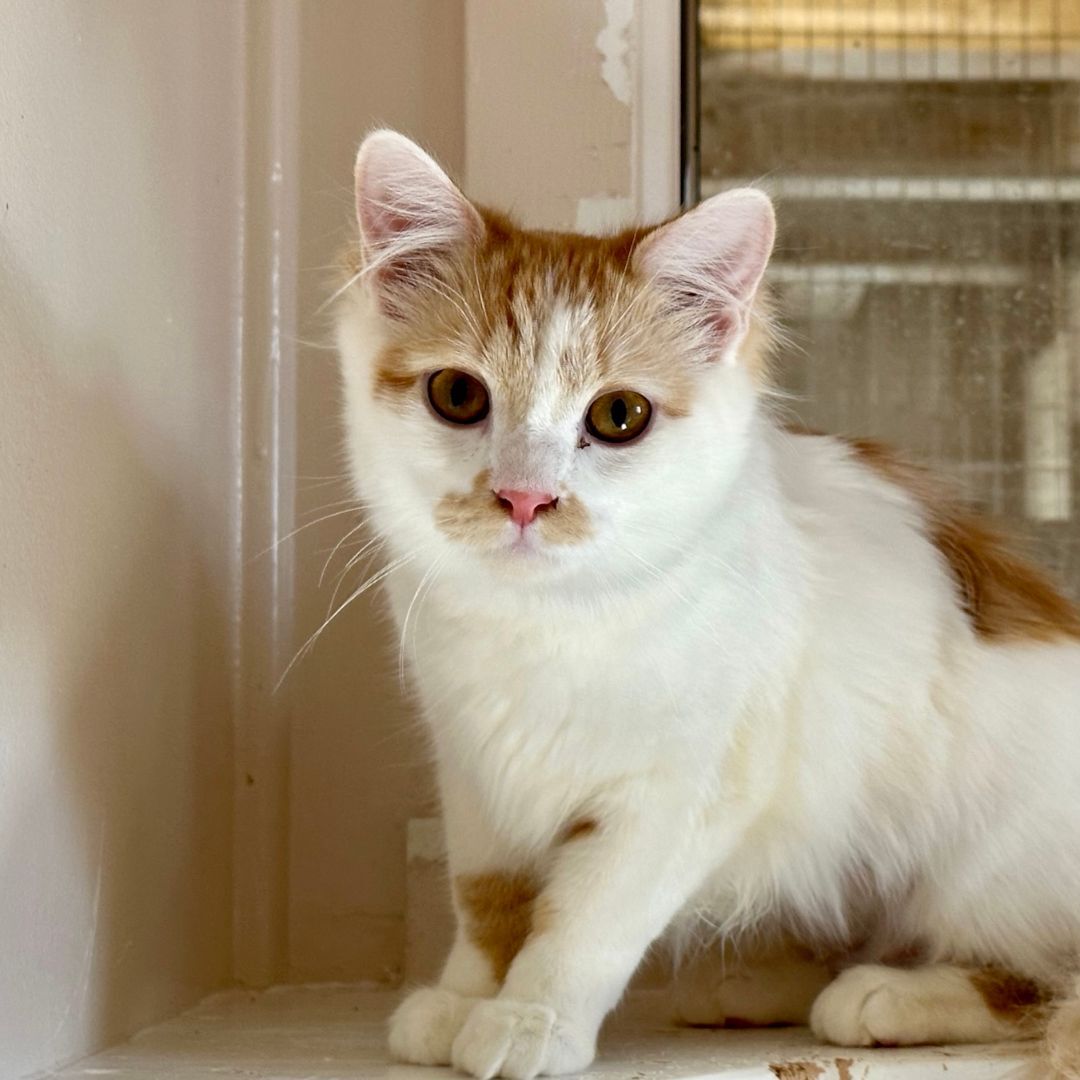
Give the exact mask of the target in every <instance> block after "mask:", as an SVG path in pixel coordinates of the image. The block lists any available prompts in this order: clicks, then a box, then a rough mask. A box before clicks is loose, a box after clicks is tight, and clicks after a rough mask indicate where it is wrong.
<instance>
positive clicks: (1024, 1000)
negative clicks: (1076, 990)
mask: <svg viewBox="0 0 1080 1080" xmlns="http://www.w3.org/2000/svg"><path fill="white" fill-rule="evenodd" d="M971 985H972V986H974V987H975V989H976V990H977V991H978V992H979V996H980V997H981V998H982V999H983V1001H984V1002H985V1003H986V1007H987V1008H988V1009H989V1010H990V1011H991V1012H992V1013H993V1014H994V1015H995V1016H999V1017H1001V1019H1003V1020H1010V1021H1012V1022H1013V1023H1015V1024H1018V1025H1026V1024H1031V1023H1033V1022H1037V1021H1039V1020H1040V1019H1041V1013H1042V1009H1043V1007H1044V1006H1045V1005H1046V1004H1047V1003H1048V1002H1049V995H1048V994H1047V992H1046V990H1044V989H1043V987H1041V986H1040V985H1039V984H1038V983H1036V982H1033V981H1032V980H1031V979H1023V978H1021V977H1020V976H1019V975H1013V974H1012V973H1011V972H1008V971H1003V970H1002V969H1001V968H995V967H986V968H980V969H979V970H978V971H973V972H972V973H971Z"/></svg>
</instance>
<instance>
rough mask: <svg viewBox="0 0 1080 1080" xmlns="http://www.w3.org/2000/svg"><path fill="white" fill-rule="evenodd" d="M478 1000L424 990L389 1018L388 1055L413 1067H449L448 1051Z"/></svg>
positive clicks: (417, 991) (400, 1006) (444, 991)
mask: <svg viewBox="0 0 1080 1080" xmlns="http://www.w3.org/2000/svg"><path fill="white" fill-rule="evenodd" d="M478 1000H479V999H477V998H471V997H462V996H461V995H460V994H455V993H453V992H452V991H450V990H440V989H438V988H437V987H425V988H424V989H422V990H416V991H414V992H413V993H411V994H410V995H409V996H408V997H407V998H406V999H405V1000H404V1001H403V1002H402V1003H401V1004H400V1005H399V1006H398V1007H397V1010H396V1011H395V1013H394V1015H393V1016H392V1017H390V1053H391V1054H392V1055H393V1056H394V1057H395V1058H397V1060H398V1061H408V1062H411V1063H413V1064H415V1065H449V1064H450V1048H451V1047H452V1046H453V1045H454V1039H456V1038H457V1034H458V1032H459V1031H461V1029H462V1027H463V1026H464V1024H465V1021H466V1020H467V1019H468V1016H469V1013H470V1012H471V1010H472V1008H473V1006H474V1005H475V1004H476V1003H477V1001H478Z"/></svg>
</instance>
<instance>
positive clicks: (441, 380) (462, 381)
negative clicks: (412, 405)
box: [427, 368, 491, 424]
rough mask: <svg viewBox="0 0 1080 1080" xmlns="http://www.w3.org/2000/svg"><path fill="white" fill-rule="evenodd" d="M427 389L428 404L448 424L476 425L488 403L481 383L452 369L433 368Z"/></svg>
mask: <svg viewBox="0 0 1080 1080" xmlns="http://www.w3.org/2000/svg"><path fill="white" fill-rule="evenodd" d="M427 392H428V400H429V401H430V402H431V407H432V408H433V409H434V410H435V411H436V412H437V413H438V414H439V415H440V416H441V417H442V418H443V419H444V420H449V421H450V423H451V424H478V423H479V422H480V421H481V420H483V419H484V417H485V416H487V414H488V409H489V408H490V404H491V403H490V399H489V398H488V392H487V390H486V389H485V387H484V384H483V383H482V382H481V381H480V380H479V379H474V378H473V377H472V376H471V375H468V374H466V373H465V372H464V371H458V370H456V369H455V368H443V369H442V371H436V372H435V374H434V375H432V376H431V378H430V379H428V384H427Z"/></svg>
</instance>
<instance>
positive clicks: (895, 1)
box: [690, 0, 1080, 598]
mask: <svg viewBox="0 0 1080 1080" xmlns="http://www.w3.org/2000/svg"><path fill="white" fill-rule="evenodd" d="M696 12H697V27H696V30H697V35H698V56H699V59H698V62H697V72H698V79H697V86H696V91H697V94H696V96H697V113H698V131H697V135H698V139H699V146H700V151H699V152H700V158H699V168H698V177H697V178H698V182H699V184H700V195H701V197H705V196H707V195H709V194H712V193H713V192H715V191H719V190H723V189H725V188H728V187H731V186H733V185H736V184H741V183H747V182H752V183H757V184H760V185H763V186H764V187H765V188H766V190H768V191H770V192H771V193H772V194H773V196H774V197H775V199H776V201H777V206H778V213H779V217H780V234H779V241H778V247H777V253H776V256H775V262H774V264H773V267H772V273H771V280H772V282H773V286H774V289H775V292H776V294H777V297H778V300H779V306H780V309H781V311H782V312H783V321H784V325H785V328H786V330H787V336H788V338H789V343H788V344H787V345H785V346H784V347H783V348H782V349H781V352H780V356H779V360H778V380H779V382H780V384H781V386H782V388H783V389H785V390H786V391H788V392H789V393H790V395H791V397H790V401H789V402H788V408H789V410H790V412H791V413H792V414H793V415H794V416H795V417H797V418H798V419H800V420H801V421H803V422H805V423H807V424H809V425H811V426H813V427H820V428H825V429H828V430H832V431H836V432H841V433H845V434H861V435H871V436H876V437H880V438H883V439H887V440H889V441H890V442H892V443H894V444H896V445H899V446H901V447H903V448H904V449H905V450H907V451H909V452H910V455H911V456H913V457H916V458H918V459H921V460H923V461H925V462H929V463H932V464H934V465H936V466H938V467H939V468H940V469H941V470H943V471H945V472H946V473H947V474H948V475H950V476H951V477H952V478H953V479H954V481H955V483H956V484H957V485H958V486H959V487H961V488H962V489H963V490H964V492H965V493H966V494H967V495H968V496H969V497H970V498H971V499H972V500H973V501H974V502H976V503H978V504H980V505H981V506H982V507H983V508H984V509H986V510H988V511H990V512H991V513H992V514H994V515H996V516H997V517H998V518H999V519H1002V520H1004V521H1005V522H1006V523H1007V524H1008V525H1009V526H1010V528H1011V531H1012V532H1013V533H1014V534H1018V535H1019V537H1020V538H1021V541H1022V543H1026V544H1027V547H1028V550H1029V551H1030V552H1031V553H1032V554H1033V555H1034V556H1036V557H1037V558H1039V559H1040V561H1042V562H1043V563H1044V564H1045V565H1047V566H1048V567H1049V568H1050V569H1052V570H1053V571H1055V572H1056V573H1057V575H1058V576H1059V578H1060V579H1061V580H1062V581H1064V582H1065V584H1066V585H1067V587H1068V588H1069V590H1070V591H1071V593H1072V594H1073V595H1074V596H1075V597H1078V598H1080V536H1078V533H1080V522H1078V517H1080V468H1078V466H1080V402H1078V397H1080V394H1078V391H1080V325H1078V324H1080V265H1078V259H1077V223H1078V213H1077V210H1078V205H1080V2H1077V0H933V2H932V3H930V2H927V0H700V3H699V4H698V5H697V9H696ZM690 100H691V101H693V95H691V98H690Z"/></svg>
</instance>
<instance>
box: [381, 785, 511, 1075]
mask: <svg viewBox="0 0 1080 1080" xmlns="http://www.w3.org/2000/svg"><path fill="white" fill-rule="evenodd" d="M442 786H443V802H444V821H445V826H446V838H447V846H448V848H449V855H450V872H451V876H452V878H453V879H454V880H455V882H456V884H455V888H454V890H453V899H454V914H455V918H456V922H457V928H456V933H455V937H454V944H453V947H452V948H451V950H450V954H449V956H448V957H447V959H446V963H445V965H444V966H443V970H442V974H441V975H440V976H439V981H438V983H437V984H436V985H435V986H425V987H422V988H420V989H419V990H414V991H413V992H412V993H411V994H409V996H408V997H407V998H405V1000H404V1001H403V1002H402V1003H401V1005H400V1006H398V1008H397V1010H396V1011H395V1013H394V1015H393V1016H392V1017H391V1018H390V1031H389V1043H390V1053H391V1054H392V1055H393V1056H394V1057H395V1058H397V1059H398V1060H399V1061H407V1062H411V1063H413V1064H417V1065H449V1064H450V1050H451V1047H452V1046H453V1043H454V1039H455V1038H456V1037H457V1035H458V1032H459V1031H460V1030H461V1028H462V1026H463V1025H464V1024H465V1021H466V1019H467V1018H468V1015H469V1013H470V1012H471V1010H472V1008H473V1006H474V1005H475V1004H476V1003H477V1002H478V1001H480V1000H482V999H484V998H491V997H494V995H495V994H496V993H498V990H499V985H500V982H501V979H502V976H503V975H504V974H505V967H506V966H508V965H509V961H510V959H512V954H511V955H510V956H509V958H508V959H506V960H505V962H504V964H503V970H501V971H500V970H499V961H498V959H497V958H496V959H493V956H492V954H491V951H490V949H489V950H485V949H484V948H483V947H482V945H481V944H480V943H484V942H486V941H487V939H486V938H485V937H484V935H483V933H482V932H480V933H478V927H477V925H476V918H475V913H474V912H473V911H472V910H471V907H470V899H471V896H470V893H469V883H470V882H471V881H473V880H476V881H480V880H482V878H483V873H482V870H481V868H482V867H486V866H490V865H491V863H492V860H493V859H494V860H495V861H498V847H497V845H496V842H495V839H494V837H493V836H492V835H491V831H490V829H489V828H488V827H487V825H486V823H485V821H484V819H483V817H482V815H481V814H479V813H478V812H477V809H476V807H475V805H474V804H473V802H472V800H471V798H470V796H469V793H468V792H467V791H466V790H465V789H464V786H463V785H459V784H456V783H454V782H453V779H452V778H447V776H446V770H445V769H444V770H443V778H442ZM448 789H449V790H448ZM510 917H511V916H510V915H509V914H506V913H504V915H503V918H504V921H505V920H506V919H507V918H510ZM527 918H528V914H527V911H526V912H523V913H519V915H518V922H519V923H520V922H521V921H522V919H526V920H527ZM518 934H519V937H520V938H521V939H522V940H523V938H524V931H521V930H519V931H518ZM503 936H504V939H506V940H505V941H504V942H503V946H504V951H505V949H506V948H507V947H509V937H510V936H511V935H508V934H505V933H504V935H503Z"/></svg>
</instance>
